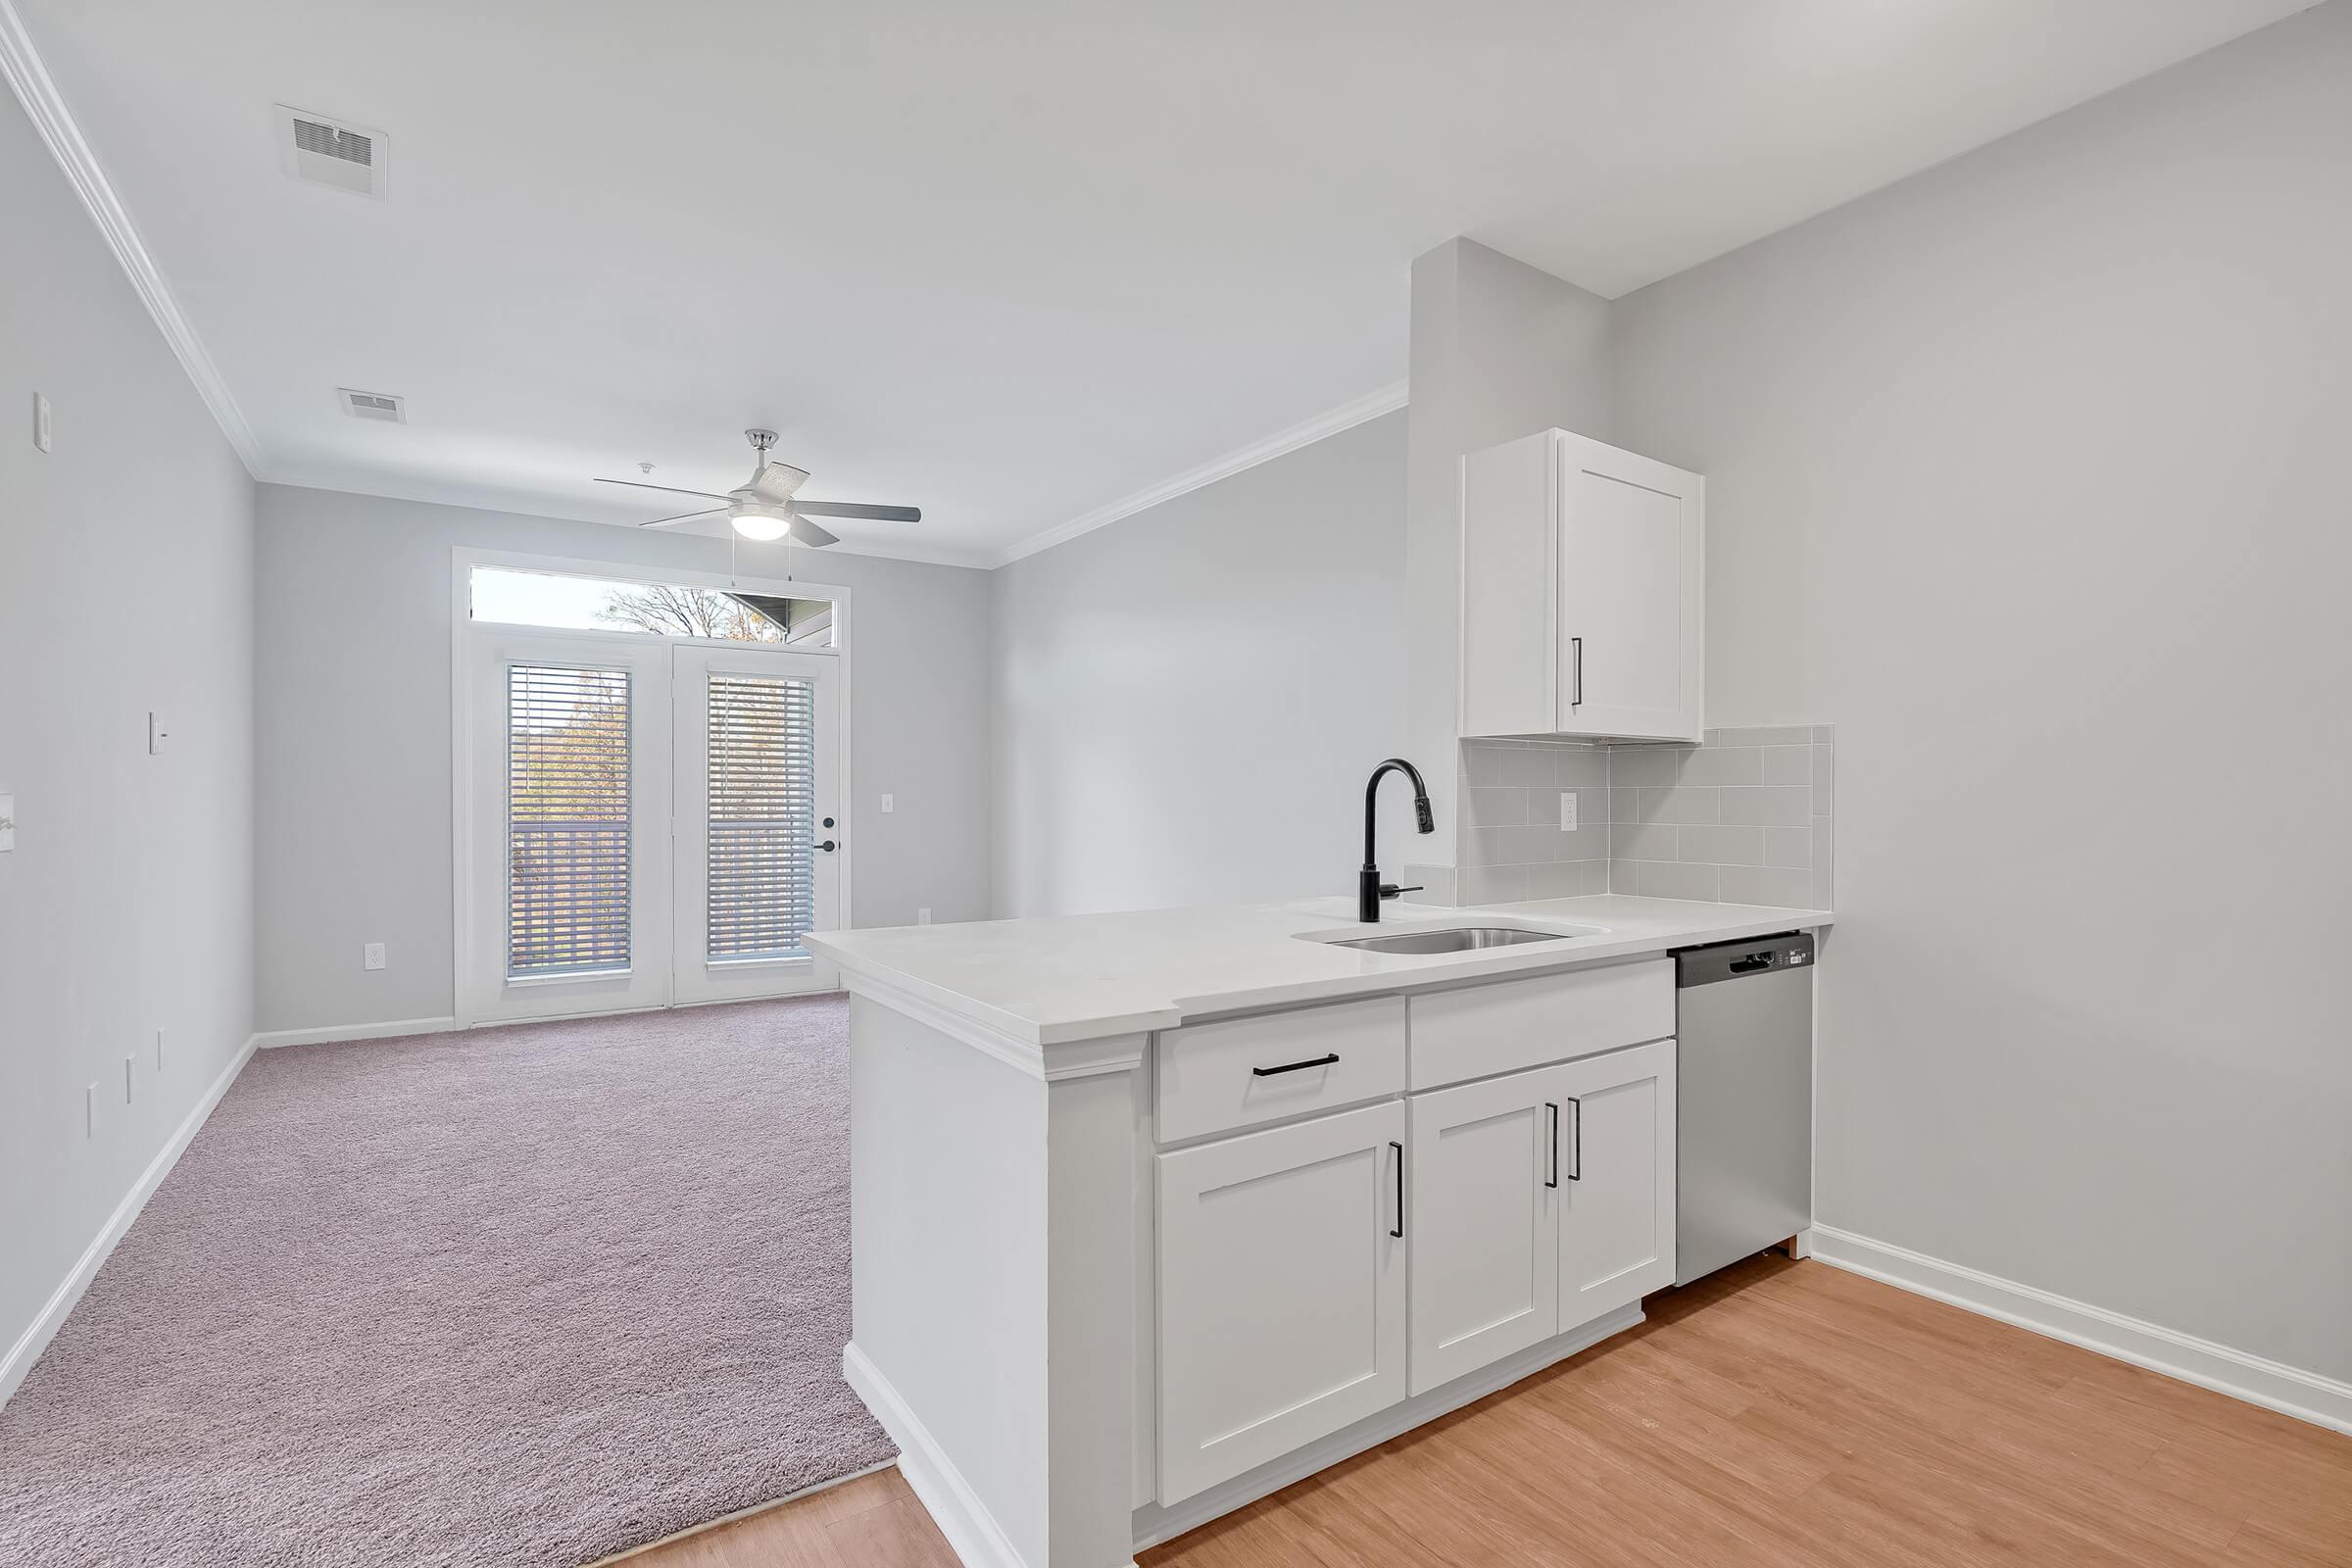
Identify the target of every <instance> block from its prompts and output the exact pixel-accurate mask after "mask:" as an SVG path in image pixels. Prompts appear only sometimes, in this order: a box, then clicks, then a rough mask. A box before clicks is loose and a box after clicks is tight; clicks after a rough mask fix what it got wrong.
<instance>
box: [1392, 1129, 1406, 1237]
mask: <svg viewBox="0 0 2352 1568" xmlns="http://www.w3.org/2000/svg"><path fill="white" fill-rule="evenodd" d="M1389 1147H1390V1148H1391V1149H1394V1150H1395V1151H1397V1227H1396V1229H1394V1230H1392V1231H1390V1232H1389V1234H1390V1235H1391V1236H1395V1237H1402V1236H1403V1235H1404V1146H1403V1145H1402V1144H1400V1143H1398V1142H1397V1140H1396V1139H1394V1138H1392V1139H1390V1140H1389Z"/></svg>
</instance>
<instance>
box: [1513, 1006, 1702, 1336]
mask: <svg viewBox="0 0 2352 1568" xmlns="http://www.w3.org/2000/svg"><path fill="white" fill-rule="evenodd" d="M1545 1075H1546V1076H1556V1082H1557V1084H1558V1087H1559V1089H1560V1092H1561V1093H1562V1094H1564V1095H1565V1096H1566V1097H1567V1103H1566V1104H1565V1105H1564V1106H1563V1107H1562V1108H1563V1110H1564V1112H1565V1119H1564V1120H1563V1121H1562V1123H1561V1127H1560V1157H1561V1160H1562V1163H1563V1169H1562V1172H1561V1179H1560V1187H1559V1196H1560V1252H1559V1263H1560V1288H1559V1299H1560V1329H1561V1331H1562V1332H1563V1333H1564V1332H1566V1331H1567V1330H1569V1329H1572V1328H1575V1327H1577V1326H1578V1325H1579V1324H1583V1323H1590V1322H1592V1321H1593V1319H1594V1318H1596V1317H1599V1316H1600V1315H1601V1314H1602V1313H1604V1312H1612V1311H1615V1310H1616V1309H1617V1308H1618V1307H1621V1306H1628V1305H1631V1304H1632V1303H1633V1302H1635V1301H1639V1300H1640V1299H1642V1297H1644V1296H1647V1295H1648V1294H1649V1293H1650V1292H1652V1291H1662V1290H1664V1289H1665V1288H1666V1287H1667V1286H1669V1285H1672V1284H1673V1283H1674V1042H1673V1041H1671V1040H1660V1041H1658V1042H1656V1043H1655V1044H1653V1045H1647V1046H1636V1047H1634V1048H1633V1049H1632V1050H1631V1051H1612V1052H1610V1053H1609V1054H1607V1055H1605V1056H1589V1057H1587V1058H1585V1059H1584V1060H1582V1061H1571V1062H1566V1063H1563V1064H1562V1065H1560V1066H1557V1067H1553V1068H1549V1069H1546V1073H1545Z"/></svg>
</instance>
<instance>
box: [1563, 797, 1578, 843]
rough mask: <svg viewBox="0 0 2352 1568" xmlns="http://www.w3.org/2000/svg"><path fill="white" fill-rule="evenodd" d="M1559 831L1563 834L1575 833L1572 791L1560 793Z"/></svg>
mask: <svg viewBox="0 0 2352 1568" xmlns="http://www.w3.org/2000/svg"><path fill="white" fill-rule="evenodd" d="M1560 831H1561V832H1563V833H1573V832H1575V831H1576V791H1574V790H1562V791H1560Z"/></svg>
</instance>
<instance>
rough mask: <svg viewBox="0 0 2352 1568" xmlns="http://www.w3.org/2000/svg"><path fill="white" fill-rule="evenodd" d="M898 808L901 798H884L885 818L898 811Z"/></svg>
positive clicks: (883, 810)
mask: <svg viewBox="0 0 2352 1568" xmlns="http://www.w3.org/2000/svg"><path fill="white" fill-rule="evenodd" d="M897 809H899V798H898V797H897V796H896V795H885V796H883V797H882V814H883V815H884V816H888V815H889V814H890V813H891V812H893V811H895V810H897Z"/></svg>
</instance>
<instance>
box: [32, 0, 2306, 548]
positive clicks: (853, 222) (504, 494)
mask: <svg viewBox="0 0 2352 1568" xmlns="http://www.w3.org/2000/svg"><path fill="white" fill-rule="evenodd" d="M6 3H7V0H0V7H4V6H5V5H6ZM16 4H17V7H18V9H19V11H20V12H21V13H22V14H23V16H24V19H25V26H26V28H27V30H28V31H29V33H30V36H31V38H32V40H33V42H34V44H35V45H36V46H37V47H38V49H39V50H40V52H41V54H42V56H43V57H44V58H45V60H46V62H47V64H48V67H49V70H50V71H51V73H53V74H54V76H55V78H56V80H57V82H58V84H59V87H60V90H61V93H62V96H63V98H64V100H65V102H66V103H67V105H68V106H69V107H70V108H71V110H72V111H73V115H74V116H75V117H76V118H77V119H78V121H79V123H80V125H81V128H82V131H83V132H84V134H85V135H86V136H87V137H88V139H89V141H90V143H91V144H92V145H93V147H94V148H95V150H96V153H97V155H98V159H99V161H100V163H101V164H102V165H103V167H104V169H105V170H106V172H107V173H108V175H109V176H110V178H111V180H112V183H113V184H114V186H115V188H116V190H117V191H118V193H119V194H120V196H121V197H122V199H123V202H124V204H125V205H126V206H127V208H128V210H129V212H130V213H131V215H132V217H133V219H134V220H135V221H136V223H137V225H138V228H139V230H140V232H141V233H142V234H143V236H144V238H145V240H146V242H147V245H148V248H149V249H150V250H151V251H152V252H153V254H154V256H155V258H156V261H157V263H158V265H159V266H160V269H161V270H162V272H163V274H164V276H165V277H166V279H167V280H168V281H169V284H170V286H171V288H172V291H173V293H174V294H175V295H176V296H177V299H178V301H179V304H180V305H181V307H182V308H183V310H184V312H185V314H186V317H187V319H188V320H189V321H190V322H192V324H193V326H194V328H195V331H196V334H197V335H198V336H199V337H200V338H201V340H202V342H203V345H204V346H205V348H206V349H207V350H209V351H210V354H211V357H212V359H213V360H214V361H215V362H216V363H217V365H218V366H219V368H220V370H221V375H222V378H223V379H224V381H225V383H226V385H227V387H228V389H229V391H230V393H231V394H232V395H233V397H234V399H235V402H236V405H237V406H238V408H239V409H240V410H241V412H242V414H243V416H244V417H245V418H246V420H247V421H248V422H249V423H250V424H251V426H252V428H253V430H254V432H255V434H256V436H257V437H258V442H259V445H260V447H261V450H262V466H263V469H264V474H263V476H264V477H267V478H272V479H280V480H285V481H288V482H294V483H303V484H318V485H326V486H332V487H336V488H342V489H352V490H363V491H372V492H378V493H383V494H391V495H407V496H415V497H420V498H425V499H435V500H451V501H461V502H466V503H471V504H476V505H486V506H495V507H504V508H509V509H514V510H520V511H529V512H536V513H545V514H551V515H564V516H575V517H589V518H596V519H599V520H606V521H634V520H639V519H642V518H644V517H647V516H651V515H656V514H657V512H658V511H659V510H663V509H660V508H659V507H658V506H657V508H655V509H648V508H645V507H640V506H637V505H634V504H629V503H620V504H615V503H614V502H613V499H612V494H611V493H610V492H600V490H599V488H598V487H596V486H593V485H590V484H588V483H587V482H586V480H587V479H588V477H589V476H590V475H593V474H600V473H602V474H612V475H615V476H620V477H635V476H636V470H635V465H636V464H637V463H638V462H639V461H641V460H642V461H650V462H653V463H655V464H657V465H659V468H658V470H657V471H656V473H655V474H654V478H655V479H657V480H661V481H664V482H668V483H674V484H681V485H686V486H689V487H692V488H702V489H720V490H723V489H725V488H727V487H728V486H729V485H730V484H734V483H737V482H740V480H741V479H742V477H743V475H744V474H745V473H746V472H748V471H749V468H750V462H749V452H748V450H747V449H746V448H745V447H744V445H743V442H742V437H741V435H740V434H739V432H740V431H741V430H742V429H743V427H744V426H746V425H749V424H755V423H758V424H770V425H773V426H774V427H775V428H776V429H778V430H780V431H782V432H783V440H782V442H781V444H780V446H779V448H778V456H780V457H783V458H785V459H787V460H789V461H790V462H793V463H795V464H798V465H799V466H802V467H805V468H808V469H810V470H811V471H812V472H813V473H814V475H815V477H814V478H813V479H811V480H810V481H809V486H808V493H809V495H811V496H815V497H823V498H826V499H841V500H859V501H886V502H902V503H910V504H914V505H918V506H921V507H922V508H923V509H924V511H925V519H924V521H923V522H922V523H921V524H920V525H919V526H916V527H911V528H893V527H891V526H890V525H887V524H866V525H862V526H858V525H852V524H846V523H845V524H842V525H841V527H840V530H839V531H840V532H842V533H843V534H844V535H845V536H847V537H848V539H849V541H850V544H851V546H852V547H858V546H859V545H864V544H869V543H870V544H877V545H882V546H891V545H895V546H899V547H901V548H905V549H911V550H913V551H915V552H918V553H929V554H931V555H934V556H938V557H941V558H951V559H954V558H960V559H972V560H980V561H988V560H995V559H1001V558H1002V555H1003V553H1004V552H1005V550H1006V549H1007V548H1008V547H1012V546H1014V545H1016V544H1017V542H1019V541H1022V540H1024V539H1029V538H1032V537H1033V536H1035V535H1037V534H1039V533H1041V532H1044V531H1047V530H1051V529H1054V528H1055V527H1056V526H1057V525H1061V524H1064V523H1066V522H1068V521H1069V520H1070V519H1072V518H1073V517H1076V516H1080V515H1085V514H1089V513H1099V512H1101V511H1103V510H1104V509H1107V508H1110V507H1111V506H1113V505H1114V504H1115V503H1117V502H1119V501H1120V500H1121V499H1122V498H1124V497H1127V496H1129V495H1131V494H1132V493H1135V492H1138V491H1142V490H1146V489H1149V488H1151V487H1152V486H1154V485H1158V484H1160V483H1162V482H1163V481H1166V480H1167V479H1169V477H1170V476H1171V475H1175V474H1178V473H1181V472H1183V471H1185V470H1188V469H1193V468H1195V467H1197V466H1201V465H1203V464H1209V463H1213V462H1214V461H1215V460H1217V459H1218V458H1219V457H1220V456H1221V455H1223V454H1226V453H1229V452H1232V451H1234V450H1236V449H1239V448H1244V447H1248V446H1250V444H1252V443H1256V442H1260V441H1263V440H1264V439H1265V438H1266V437H1268V436H1269V435H1271V434H1272V433H1274V432H1276V431H1279V430H1282V429H1284V428H1286V427H1290V426H1294V425H1298V424H1299V423H1301V422H1303V421H1308V420H1311V419H1313V418H1315V417H1317V416H1319V415H1321V414H1322V413H1323V412H1324V411H1327V410H1330V409H1333V408H1334V407H1336V406H1339V405H1343V404H1348V403H1349V402H1351V401H1353V400H1359V399H1365V398H1368V397H1371V396H1373V395H1374V394H1376V393H1377V392H1378V391H1379V389H1381V388H1383V387H1385V386H1388V385H1390V384H1392V383H1395V382H1397V381H1398V380H1399V379H1400V378H1401V377H1402V376H1403V374H1404V368H1405V328H1406V319H1405V318H1406V303H1407V301H1406V296H1407V271H1408V266H1409V264H1410V262H1411V260H1412V258H1413V257H1414V256H1415V255H1417V254H1419V253H1420V252H1422V251H1424V250H1426V249H1428V248H1430V247H1431V246H1433V245H1436V244H1438V243H1440V242H1442V241H1443V240H1445V239H1446V238H1448V237H1450V236H1452V235H1454V234H1456V233H1463V234H1468V235H1470V236H1471V237H1473V238H1475V239H1479V240H1483V241H1485V242H1486V243H1488V244H1490V245H1493V246H1495V248H1497V249H1499V250H1502V251H1505V252H1508V253H1509V254H1511V255H1514V256H1517V257H1519V258H1521V259H1522V260H1524V261H1527V262H1530V263H1532V264H1534V265H1536V266H1538V267H1541V268H1544V269H1545V270H1549V271H1552V272H1555V273H1557V274H1559V275H1560V276H1563V277H1566V278H1568V279H1570V280H1571V281H1573V282H1576V283H1579V284H1582V285H1583V286H1585V287H1587V288H1590V289H1593V290H1594V291H1596V292H1598V293H1601V294H1604V295H1611V296H1614V295H1617V294H1620V293H1623V292H1625V291H1627V290H1629V289H1633V288H1637V287H1640V286H1641V285H1642V284H1644V283H1647V282H1650V281H1653V280H1654V279H1656V278H1659V277H1663V276H1666V275H1668V274H1670V273H1673V272H1676V271H1679V270H1682V269H1684V268H1687V267H1690V266H1692V265H1693V264H1695V263H1698V262H1701V261H1704V260H1706V259H1708V258H1710V257H1713V256H1716V255H1720V254H1721V253H1723V252H1724V251H1727V250H1730V249H1733V248H1735V247H1737V246H1739V245H1740V244H1743V243H1745V242H1746V241H1748V240H1751V239H1755V238H1757V237H1759V236H1761V235H1763V234H1766V233H1769V232H1771V231H1773V230H1775V229H1778V228H1781V227H1785V226H1786V225H1788V224H1789V223H1790V222H1793V221H1797V220H1799V219H1802V218H1805V217H1807V216H1809V215H1811V214H1813V213H1817V212H1820V211H1822V210H1823V209H1825V208H1828V207H1831V206H1834V205H1836V204H1838V203H1839V202H1841V201H1845V200H1847V199H1849V198H1851V197H1854V196H1857V195H1860V194H1862V193H1863V192H1865V191H1868V190H1871V189H1874V188H1876V187H1878V186H1880V185H1883V184H1886V183H1887V182H1888V181H1890V180H1893V179H1896V178H1899V177H1901V176H1903V175H1905V174H1908V173H1911V172H1915V171H1917V170H1920V169H1923V168H1925V167H1927V166H1929V165H1931V164H1934V163H1936V162H1939V161H1941V160H1943V159H1946V158H1949V157H1952V156H1953V155H1955V154H1957V153H1960V152H1963V151H1966V150H1967V149H1969V148H1972V147H1975V146H1979V145H1982V144H1983V143H1985V142H1986V141H1988V140H1990V139H1992V138H1994V137H1996V136H1999V135H2001V134H2003V133H2005V132H2008V131H2010V130H2014V129H2016V128H2018V127H2020V126H2022V125H2025V124H2028V123H2032V122H2034V121H2035V120H2038V119H2041V118H2043V117H2045V116H2047V115H2050V114H2052V113H2054V112H2056V111H2058V110H2061V109H2064V108H2066V107H2068V106H2070V105H2072V104H2075V103H2078V102H2081V101H2082V100H2083V99H2086V98H2089V97H2092V96H2094V95H2096V94H2098V93H2100V92H2103V91H2105V90H2107V89H2109V88H2112V87H2115V86H2117V85H2120V84H2121V83H2123V82H2126V81H2129V80H2131V79H2132V78H2134V77H2136V76H2140V75H2143V74H2145V73H2148V72H2150V71H2153V70H2156V69H2158V68H2160V67H2163V66H2165V65H2168V64H2171V63H2173V62H2175V61H2178V60H2181V59H2184V58H2186V57H2187V56H2189V55H2192V54H2195V53H2197V52H2199V51H2201V50H2204V49H2207V48H2210V47H2212V46H2214V45H2215V44H2218V43H2221V42H2223V41H2225V40H2227V39H2229V38H2231V37H2234V36H2236V35H2238V34H2240V33H2243V32H2246V31H2249V30H2251V29H2253V28H2255V27H2257V26H2260V25H2264V24H2265V23H2268V22H2271V21H2274V20H2276V19H2278V18H2279V17H2282V16H2285V15H2288V14H2290V13H2292V12H2295V11H2299V10H2302V9H2304V8H2305V6H2306V5H2307V4H2308V0H2064V3H2061V4H2053V3H2052V0H1901V3H1891V0H1775V3H1769V4H1766V3H1759V0H1584V3H1565V0H1519V3H1513V0H1470V3H1461V0H1456V3H1453V4H1447V5H1434V4H1428V3H1425V0H1285V3H1282V4H1275V5H1269V4H1266V3H1265V0H1189V3H1175V0H1170V3H1165V4H1161V5H1156V6H1149V7H1147V6H1138V5H1134V4H1128V3H1117V0H1058V3H1057V0H997V3H994V4H989V5H975V4H972V3H970V0H949V3H924V4H910V3H875V0H864V3H852V0H801V3H789V4H786V3H776V0H668V3H665V4H661V5H647V4H644V3H642V0H466V3H453V0H410V3H403V4H398V5H387V4H383V3H381V0H204V3H203V4H197V5H192V4H189V3H187V0H16ZM278 102H284V103H289V104H293V105H296V106H298V107H300V108H304V109H308V110H312V111H314V112H317V113H319V114H323V115H329V116H334V117H338V118H341V119H344V120H347V121H351V122H356V123H361V124H365V125H369V126H373V127H377V128H380V129H381V130H383V131H385V132H386V133H387V134H388V135H389V137H390V143H391V148H390V155H391V162H390V173H391V194H390V199H389V200H387V201H385V202H382V203H376V202H370V201H367V200H364V199H360V198H356V197H352V196H347V195H343V194H340V193H336V192H331V191H326V190H320V189H317V188H313V187H308V186H302V185H297V184H295V183H293V182H291V181H289V180H288V179H286V178H285V177H284V176H283V175H282V174H281V173H280V172H278V165H277V161H276V158H275V156H274V153H273V150H272V144H271V141H270V106H271V105H272V104H273V103H278ZM339 386H356V387H361V388H366V389H368V390H372V391H384V392H393V393H398V394H401V395H403V396H405V397H406V398H407V399H408V400H409V417H410V422H409V423H408V424H406V425H382V424H370V423H364V422H362V421H359V420H356V419H353V418H351V417H348V416H346V415H344V414H342V413H341V412H340V411H339V409H338V406H337V404H336V400H335V389H336V388H337V387H339ZM657 501H658V498H657Z"/></svg>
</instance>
